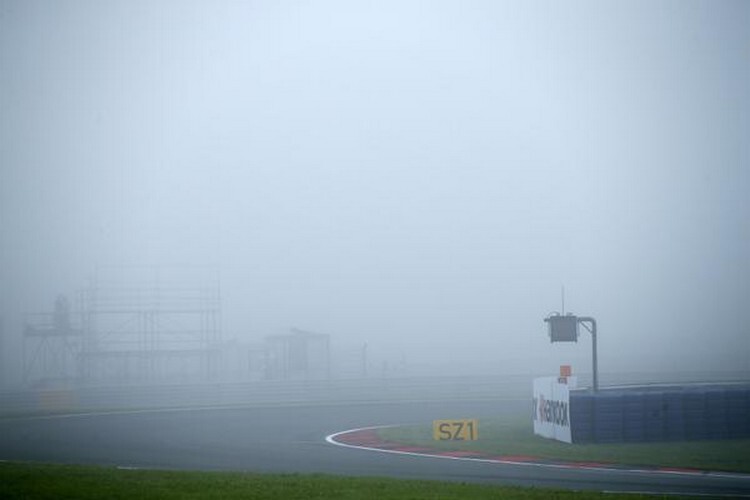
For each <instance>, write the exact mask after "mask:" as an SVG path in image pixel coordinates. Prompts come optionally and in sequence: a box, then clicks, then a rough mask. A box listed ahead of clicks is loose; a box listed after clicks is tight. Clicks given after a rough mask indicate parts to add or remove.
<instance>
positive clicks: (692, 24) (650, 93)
mask: <svg viewBox="0 0 750 500" xmlns="http://www.w3.org/2000/svg"><path fill="white" fill-rule="evenodd" d="M748 26H750V3H748V2H743V1H737V2H728V1H706V2H694V1H678V2H654V1H647V2H599V1H591V2H554V1H550V2H494V1H488V2H477V1H460V2H458V1H457V2H402V1H398V2H213V1H212V2H166V1H162V2H152V1H143V2H137V1H135V2H134V1H122V2H116V1H113V2H97V1H90V2H73V1H64V2H53V1H48V2H34V1H31V2H27V1H23V2H21V1H17V2H16V1H7V0H2V1H0V236H1V237H0V314H2V315H4V316H5V317H6V323H8V322H9V324H11V325H15V324H16V322H18V321H20V319H18V318H19V317H20V315H21V314H22V313H23V312H26V311H30V310H40V309H48V308H49V307H50V305H51V303H52V300H53V299H54V297H55V296H56V295H57V294H58V293H61V292H64V293H70V292H72V291H73V290H75V289H76V288H78V287H80V286H82V285H83V284H84V283H85V280H86V277H87V276H88V275H89V274H90V273H91V272H92V271H93V270H94V269H95V267H96V266H97V265H140V264H148V265H164V264H169V265H196V264H199V265H210V266H216V267H217V268H219V269H220V271H221V277H222V278H221V279H222V291H223V297H224V327H225V328H224V335H225V337H235V336H236V337H240V338H245V339H249V340H252V339H260V338H261V337H262V336H264V335H266V334H268V333H273V332H274V331H275V330H278V329H282V328H286V327H288V326H291V325H297V326H300V327H303V328H309V329H311V330H316V331H323V332H328V333H331V334H333V335H335V336H337V337H338V338H343V339H348V340H350V341H351V342H361V341H367V342H368V343H369V344H370V345H372V346H373V349H375V350H377V349H380V350H381V351H382V352H383V353H384V354H383V355H384V356H398V355H399V353H407V354H408V356H409V357H410V358H414V359H441V360H442V359H449V358H450V359H455V360H461V361H462V362H465V363H471V362H473V360H475V359H479V360H482V361H483V362H484V361H486V360H492V359H495V358H496V357H497V358H498V359H517V360H526V359H528V360H529V361H530V362H537V361H538V362H539V363H540V366H541V364H543V363H547V364H549V363H550V361H549V360H554V362H555V363H556V362H557V361H558V358H560V357H566V356H567V357H569V358H571V359H573V360H574V361H578V362H580V363H581V364H584V366H585V363H587V359H588V358H587V357H588V351H587V349H586V348H585V346H582V345H579V346H550V345H549V343H548V342H547V339H546V337H545V335H544V329H543V323H542V318H543V317H544V316H545V315H546V314H547V313H548V312H550V311H551V310H556V309H559V305H560V298H559V295H560V286H561V285H563V284H564V285H565V286H566V289H567V291H568V299H569V300H568V309H569V310H571V311H573V312H576V313H579V314H590V315H593V316H595V317H597V319H598V320H599V323H600V331H601V350H602V351H601V352H602V354H601V359H602V361H601V363H602V369H604V370H606V369H607V368H609V367H611V368H612V369H626V368H628V367H631V366H643V367H646V368H649V369H657V368H670V369H672V368H673V369H691V368H692V367H694V366H696V364H700V363H705V366H707V367H710V368H723V369H738V368H743V369H748V368H750V361H748V359H750V330H748V324H749V323H748V321H747V319H746V317H745V315H744V313H745V312H746V311H747V310H748V308H749V307H750V222H749V221H750V196H748V189H749V188H750V147H749V146H748V144H749V143H750V91H748V89H750V30H748ZM587 341H588V339H586V342H587ZM646 346H650V347H649V348H648V349H646ZM539 360H541V361H539ZM560 361H564V359H560ZM546 366H547V365H545V368H546ZM552 367H553V368H554V363H552Z"/></svg>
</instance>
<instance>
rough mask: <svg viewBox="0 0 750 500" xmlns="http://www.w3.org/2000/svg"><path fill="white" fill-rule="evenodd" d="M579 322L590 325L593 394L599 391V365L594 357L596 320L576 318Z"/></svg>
mask: <svg viewBox="0 0 750 500" xmlns="http://www.w3.org/2000/svg"><path fill="white" fill-rule="evenodd" d="M578 321H579V322H584V321H587V322H589V323H591V330H589V331H590V332H591V351H592V352H591V357H592V363H591V364H592V365H593V370H594V392H596V391H598V390H599V365H598V361H597V356H596V320H595V319H594V318H591V317H583V318H578Z"/></svg>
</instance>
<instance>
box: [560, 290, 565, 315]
mask: <svg viewBox="0 0 750 500" xmlns="http://www.w3.org/2000/svg"><path fill="white" fill-rule="evenodd" d="M561 288H562V315H563V316H565V285H562V287H561Z"/></svg>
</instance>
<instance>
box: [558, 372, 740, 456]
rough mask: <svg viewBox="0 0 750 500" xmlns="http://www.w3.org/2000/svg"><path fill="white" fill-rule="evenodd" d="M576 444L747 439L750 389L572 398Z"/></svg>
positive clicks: (645, 390)
mask: <svg viewBox="0 0 750 500" xmlns="http://www.w3.org/2000/svg"><path fill="white" fill-rule="evenodd" d="M570 423H571V436H572V440H573V442H574V443H619V442H634V443H637V442H653V441H685V440H700V439H737V438H750V385H748V384H722V385H697V386H665V387H661V386H660V387H653V386H643V387H627V388H617V389H603V390H600V391H598V392H596V393H594V392H590V391H584V390H574V391H571V392H570Z"/></svg>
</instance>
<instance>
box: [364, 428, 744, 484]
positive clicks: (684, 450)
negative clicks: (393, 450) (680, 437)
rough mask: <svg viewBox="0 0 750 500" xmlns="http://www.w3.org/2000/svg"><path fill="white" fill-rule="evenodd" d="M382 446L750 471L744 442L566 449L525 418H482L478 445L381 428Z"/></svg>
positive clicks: (422, 432) (416, 430)
mask: <svg viewBox="0 0 750 500" xmlns="http://www.w3.org/2000/svg"><path fill="white" fill-rule="evenodd" d="M379 434H380V436H381V437H382V438H383V439H385V440H388V441H393V442H398V443H404V444H409V445H416V446H427V447H432V448H436V449H439V450H473V451H481V452H485V453H490V454H492V455H528V456H533V457H539V458H542V459H549V460H565V461H582V462H609V463H615V464H627V465H634V466H639V465H640V466H645V467H649V466H660V467H679V468H695V469H703V470H721V471H734V472H750V439H737V440H711V441H708V440H707V441H681V442H670V443H618V444H585V445H584V444H567V443H561V442H559V441H554V440H551V439H545V438H542V437H539V436H536V435H534V432H533V428H532V423H531V421H530V420H529V419H528V418H518V419H514V420H498V419H483V420H480V422H479V440H477V441H474V442H470V441H467V442H460V441H433V439H432V425H431V424H425V425H415V426H403V427H391V428H386V429H381V430H380V431H379Z"/></svg>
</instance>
